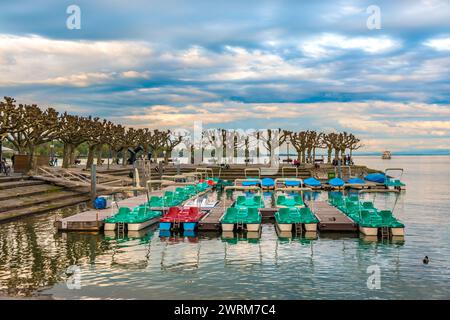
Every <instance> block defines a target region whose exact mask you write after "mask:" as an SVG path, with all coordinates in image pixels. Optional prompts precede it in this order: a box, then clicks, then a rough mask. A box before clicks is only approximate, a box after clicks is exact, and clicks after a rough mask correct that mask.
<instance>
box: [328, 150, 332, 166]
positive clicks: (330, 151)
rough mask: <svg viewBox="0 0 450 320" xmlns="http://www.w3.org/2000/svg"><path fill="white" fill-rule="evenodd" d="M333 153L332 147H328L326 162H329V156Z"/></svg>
mask: <svg viewBox="0 0 450 320" xmlns="http://www.w3.org/2000/svg"><path fill="white" fill-rule="evenodd" d="M332 154H333V149H332V148H331V147H328V163H331V156H332Z"/></svg>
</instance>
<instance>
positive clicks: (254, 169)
mask: <svg viewBox="0 0 450 320" xmlns="http://www.w3.org/2000/svg"><path fill="white" fill-rule="evenodd" d="M248 171H257V172H258V179H260V178H261V169H260V168H245V169H244V175H245V177H246V178H247V172H248Z"/></svg>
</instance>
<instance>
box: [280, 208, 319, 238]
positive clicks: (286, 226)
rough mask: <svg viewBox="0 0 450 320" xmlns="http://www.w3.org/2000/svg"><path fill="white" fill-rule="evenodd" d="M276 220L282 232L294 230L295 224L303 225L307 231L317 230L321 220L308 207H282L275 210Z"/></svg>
mask: <svg viewBox="0 0 450 320" xmlns="http://www.w3.org/2000/svg"><path fill="white" fill-rule="evenodd" d="M275 221H276V223H277V227H278V229H279V230H280V231H281V232H286V231H292V226H293V225H301V226H303V227H304V228H305V230H306V231H317V224H318V223H319V220H318V219H317V218H316V216H315V215H314V213H313V212H312V211H311V209H310V208H308V207H302V208H296V207H292V208H280V209H279V210H278V211H277V212H275Z"/></svg>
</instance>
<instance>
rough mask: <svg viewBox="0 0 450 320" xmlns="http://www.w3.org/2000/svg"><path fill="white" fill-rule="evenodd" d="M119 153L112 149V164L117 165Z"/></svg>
mask: <svg viewBox="0 0 450 320" xmlns="http://www.w3.org/2000/svg"><path fill="white" fill-rule="evenodd" d="M116 161H117V151H116V150H114V149H112V148H111V163H113V164H116Z"/></svg>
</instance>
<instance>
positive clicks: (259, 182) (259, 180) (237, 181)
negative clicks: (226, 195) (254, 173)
mask: <svg viewBox="0 0 450 320" xmlns="http://www.w3.org/2000/svg"><path fill="white" fill-rule="evenodd" d="M244 181H247V182H257V183H258V184H259V185H261V183H262V181H261V179H255V178H247V179H235V180H234V185H235V186H237V184H236V183H239V182H240V183H242V182H244Z"/></svg>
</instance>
